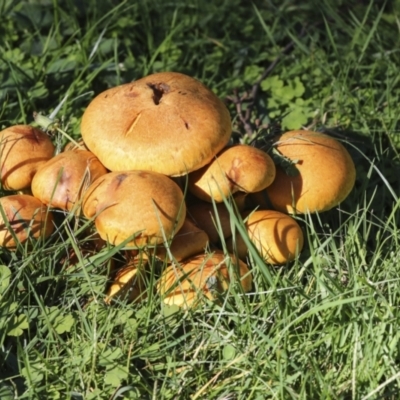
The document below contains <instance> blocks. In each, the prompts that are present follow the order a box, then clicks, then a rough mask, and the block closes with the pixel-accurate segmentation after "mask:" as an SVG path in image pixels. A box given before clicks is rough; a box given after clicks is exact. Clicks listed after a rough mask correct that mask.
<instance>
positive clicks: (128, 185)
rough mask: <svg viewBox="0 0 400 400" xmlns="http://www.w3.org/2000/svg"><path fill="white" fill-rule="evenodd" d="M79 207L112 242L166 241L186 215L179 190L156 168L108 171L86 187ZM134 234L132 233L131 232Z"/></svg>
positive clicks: (127, 244)
mask: <svg viewBox="0 0 400 400" xmlns="http://www.w3.org/2000/svg"><path fill="white" fill-rule="evenodd" d="M82 210H83V213H84V215H85V216H86V217H87V218H94V221H95V225H96V229H97V231H98V232H99V234H100V236H101V237H102V238H103V239H104V240H107V241H108V242H109V243H111V244H113V245H118V244H121V243H122V242H124V241H125V240H128V239H129V238H131V240H128V242H127V243H126V246H131V247H141V246H145V245H150V246H154V245H156V244H159V243H163V242H164V241H168V240H170V239H171V237H172V236H173V235H174V234H175V233H176V232H177V231H179V229H180V228H181V227H182V225H183V222H184V220H185V216H186V206H185V203H184V198H183V193H182V191H181V189H180V188H179V186H178V185H177V184H176V183H175V182H173V181H172V180H171V179H170V178H168V177H167V176H165V175H162V174H159V173H157V172H150V171H124V172H123V171H122V172H110V173H108V174H106V175H103V176H101V177H100V178H98V179H97V180H95V181H94V182H93V183H92V185H91V186H90V187H89V189H88V190H87V192H86V194H85V196H84V199H83V202H82ZM134 234H136V235H134Z"/></svg>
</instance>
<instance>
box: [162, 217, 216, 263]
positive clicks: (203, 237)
mask: <svg viewBox="0 0 400 400" xmlns="http://www.w3.org/2000/svg"><path fill="white" fill-rule="evenodd" d="M208 241H209V239H208V235H207V233H206V232H204V231H203V230H202V229H200V228H199V227H198V226H196V224H194V223H193V221H192V220H191V219H190V218H188V217H186V218H185V221H184V223H183V225H182V227H181V229H179V231H178V232H177V233H176V235H175V236H174V237H173V239H172V242H171V244H170V245H169V252H168V251H167V249H166V248H165V246H164V245H159V246H157V247H156V249H155V255H156V256H157V257H158V258H159V259H161V260H168V261H173V260H174V261H178V262H179V261H182V260H184V259H186V258H188V257H190V256H193V255H195V254H198V253H201V252H204V249H205V248H206V247H207V245H208ZM170 254H171V255H172V256H173V259H172V260H171V257H170Z"/></svg>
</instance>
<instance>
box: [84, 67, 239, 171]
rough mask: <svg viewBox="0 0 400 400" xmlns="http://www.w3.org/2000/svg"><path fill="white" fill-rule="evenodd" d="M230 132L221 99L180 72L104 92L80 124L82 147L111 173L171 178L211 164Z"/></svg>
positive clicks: (227, 115)
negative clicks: (137, 172)
mask: <svg viewBox="0 0 400 400" xmlns="http://www.w3.org/2000/svg"><path fill="white" fill-rule="evenodd" d="M231 131H232V128H231V119H230V115H229V111H228V109H227V107H226V106H225V104H224V103H223V102H222V100H220V99H219V98H218V97H217V96H216V95H215V94H214V93H213V92H212V91H211V90H210V89H208V88H207V87H206V86H204V85H203V84H202V83H200V82H199V81H197V80H196V79H194V78H191V77H189V76H187V75H184V74H180V73H176V72H161V73H157V74H153V75H149V76H146V77H144V78H142V79H139V80H137V81H135V82H132V83H127V84H124V85H121V86H117V87H114V88H111V89H108V90H106V91H105V92H103V93H100V94H99V95H98V96H97V97H96V98H95V99H94V100H92V102H91V103H90V104H89V106H88V107H87V108H86V110H85V112H84V114H83V117H82V124H81V132H82V137H83V140H84V142H85V143H86V145H87V146H88V148H89V149H90V150H91V151H92V152H93V153H94V154H96V156H97V157H99V159H100V161H101V162H102V163H103V164H104V165H105V166H106V167H107V168H108V169H109V170H111V171H125V170H148V171H155V172H159V173H162V174H165V175H168V176H179V175H184V174H186V173H188V172H191V171H194V170H195V169H198V168H201V167H202V166H203V165H205V164H207V163H209V162H210V161H211V160H212V159H213V157H214V156H215V154H217V153H218V152H219V151H220V150H221V149H223V148H224V147H225V146H226V144H227V143H228V141H229V139H230V136H231ZM110 149H112V151H110Z"/></svg>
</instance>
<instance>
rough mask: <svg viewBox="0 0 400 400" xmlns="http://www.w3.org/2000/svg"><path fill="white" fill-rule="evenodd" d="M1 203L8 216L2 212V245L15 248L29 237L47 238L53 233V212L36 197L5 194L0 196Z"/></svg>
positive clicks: (0, 220) (0, 242)
mask: <svg viewBox="0 0 400 400" xmlns="http://www.w3.org/2000/svg"><path fill="white" fill-rule="evenodd" d="M0 205H1V207H2V209H3V211H4V216H5V217H6V219H4V217H3V213H0V246H2V247H8V248H11V249H13V248H15V247H17V245H18V243H21V244H23V243H25V242H26V241H27V240H28V239H29V238H35V239H38V238H40V237H42V238H46V237H48V236H50V235H51V234H52V233H53V231H54V225H53V214H52V213H51V212H50V211H49V210H48V209H47V207H46V206H45V205H44V204H43V203H42V202H41V201H40V200H38V199H36V198H35V197H33V196H29V195H26V194H16V195H11V196H5V197H2V198H0ZM11 231H12V233H11ZM16 239H17V240H16Z"/></svg>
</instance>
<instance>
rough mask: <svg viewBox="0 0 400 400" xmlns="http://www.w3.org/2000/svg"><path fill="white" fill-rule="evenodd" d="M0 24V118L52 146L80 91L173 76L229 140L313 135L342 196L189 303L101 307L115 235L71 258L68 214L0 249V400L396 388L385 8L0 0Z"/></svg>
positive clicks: (391, 62)
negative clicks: (340, 157)
mask: <svg viewBox="0 0 400 400" xmlns="http://www.w3.org/2000/svg"><path fill="white" fill-rule="evenodd" d="M0 16H1V24H0V38H1V39H0V128H1V129H4V128H6V127H8V126H11V125H13V124H32V125H35V124H36V122H35V120H34V115H37V113H38V114H40V115H43V116H47V117H48V118H50V122H52V124H51V125H50V126H49V127H48V133H49V135H50V136H51V138H52V140H53V142H54V143H55V145H56V148H57V151H61V149H62V147H63V146H64V145H65V143H66V142H67V141H68V137H71V138H73V139H74V140H79V138H80V121H81V117H82V114H83V112H84V110H85V108H86V107H87V105H88V104H89V102H90V101H91V100H92V99H93V98H94V96H95V95H96V94H98V93H100V92H101V91H103V90H105V89H107V88H110V87H113V86H116V85H119V84H122V83H126V82H131V81H133V80H136V79H139V78H141V77H143V76H146V75H148V74H151V73H154V72H161V71H177V72H182V73H185V74H187V75H190V76H193V77H195V78H197V79H199V80H200V81H202V82H203V83H204V84H206V85H207V86H208V87H209V88H210V89H212V90H213V91H214V93H216V94H217V95H218V96H219V97H220V98H221V99H223V100H224V101H225V102H226V104H227V106H228V107H229V111H230V113H231V117H232V123H233V135H232V141H233V142H234V143H251V142H252V143H254V141H255V142H256V143H261V144H262V143H263V142H264V141H265V140H266V139H267V138H268V137H270V136H269V135H271V134H273V133H276V132H277V131H279V130H282V131H288V130H292V129H302V128H304V129H309V130H314V131H320V132H324V133H327V134H329V135H332V136H333V137H335V138H337V139H339V140H341V141H342V143H343V144H344V145H345V146H346V148H347V149H348V151H349V152H350V154H351V155H352V158H353V160H354V162H355V165H356V169H357V178H356V184H355V187H354V189H353V190H352V192H351V193H350V195H349V196H348V197H347V199H346V200H345V201H344V202H343V203H342V204H340V205H339V206H337V207H335V208H334V209H332V210H330V211H328V212H325V213H320V214H318V215H316V214H313V215H309V214H306V215H298V216H296V219H297V221H298V223H299V224H300V225H301V227H302V229H303V233H304V236H305V246H304V249H303V251H302V253H301V254H300V255H299V257H298V258H296V260H295V261H293V262H292V263H290V264H288V265H284V266H280V267H276V266H271V265H268V264H265V263H263V262H262V260H261V259H260V257H259V255H258V254H257V252H256V251H254V250H252V251H250V253H249V257H248V265H249V267H250V268H251V271H252V273H253V288H252V291H251V292H250V293H246V294H245V293H243V291H241V290H238V288H237V287H236V286H232V287H231V288H230V289H229V290H228V292H227V293H226V294H225V295H224V296H223V297H222V298H221V299H220V301H219V302H211V301H206V300H205V301H204V302H202V303H201V305H200V306H199V307H197V308H194V309H188V310H182V309H179V308H178V307H174V306H172V307H168V306H165V305H164V304H163V301H162V298H161V297H160V295H158V294H156V293H153V292H152V291H151V290H149V291H148V296H147V298H146V299H145V300H144V301H142V302H137V303H129V302H128V301H126V300H120V301H116V302H114V303H112V304H107V303H106V302H105V301H104V298H105V292H106V288H107V287H108V284H109V279H110V278H109V272H110V268H111V266H112V265H111V264H112V263H111V260H112V259H115V260H116V262H118V260H120V259H121V257H123V254H124V253H123V251H122V247H123V246H116V247H113V246H106V247H103V248H102V249H101V250H100V251H99V252H98V253H95V254H87V253H86V252H85V251H84V245H85V242H86V239H87V237H86V235H87V228H88V226H89V225H90V221H86V220H85V219H84V218H78V217H77V216H75V215H74V214H73V213H66V214H64V213H61V212H58V214H57V215H56V220H57V222H58V230H57V231H56V233H55V234H53V236H52V237H51V238H50V239H49V240H47V241H45V242H43V241H38V242H35V243H33V247H32V246H31V247H29V246H20V247H19V248H18V250H17V251H10V250H7V249H6V248H0V399H1V400H11V399H73V400H81V399H82V400H91V399H157V400H159V399H192V400H195V399H207V400H211V399H218V400H222V399H225V400H228V399H232V400H233V399H254V400H264V399H284V400H286V399H293V400H294V399H335V400H336V399H346V400H347V399H352V400H356V399H360V400H361V399H364V400H367V399H384V398H385V399H398V398H399V396H400V332H399V329H398V327H399V325H400V313H399V307H400V285H399V283H400V211H399V207H400V157H399V151H400V123H399V116H400V112H399V104H400V74H399V66H400V1H398V0H393V1H386V2H384V1H380V0H376V1H374V0H370V1H369V2H368V1H362V0H349V1H342V0H336V1H335V0H322V1H320V2H316V1H312V0H310V1H304V2H299V1H295V0H283V1H278V0H254V1H253V2H248V1H245V0H229V1H228V0H216V1H210V2H203V1H202V2H200V1H198V0H186V1H180V0H171V1H161V0H138V1H129V0H122V1H121V0H86V1H80V0H63V1H57V0H3V1H1V2H0ZM39 122H40V121H39ZM1 193H2V196H4V195H6V194H8V193H6V192H5V191H2V192H1ZM231 219H232V224H233V225H234V226H236V228H237V229H239V230H240V229H241V227H242V223H241V221H240V220H239V219H238V218H236V217H235V216H234V215H233V213H232V216H231ZM72 252H73V253H75V255H76V257H75V261H74V260H73V257H72V255H71V254H72ZM68 255H69V256H68ZM73 264H74V265H73ZM151 267H152V268H151V270H150V272H149V277H148V283H149V286H150V287H152V286H154V285H155V284H156V280H157V279H158V277H159V274H160V270H161V268H162V267H163V266H162V265H161V264H160V262H157V261H154V260H153V262H152V263H151Z"/></svg>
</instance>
